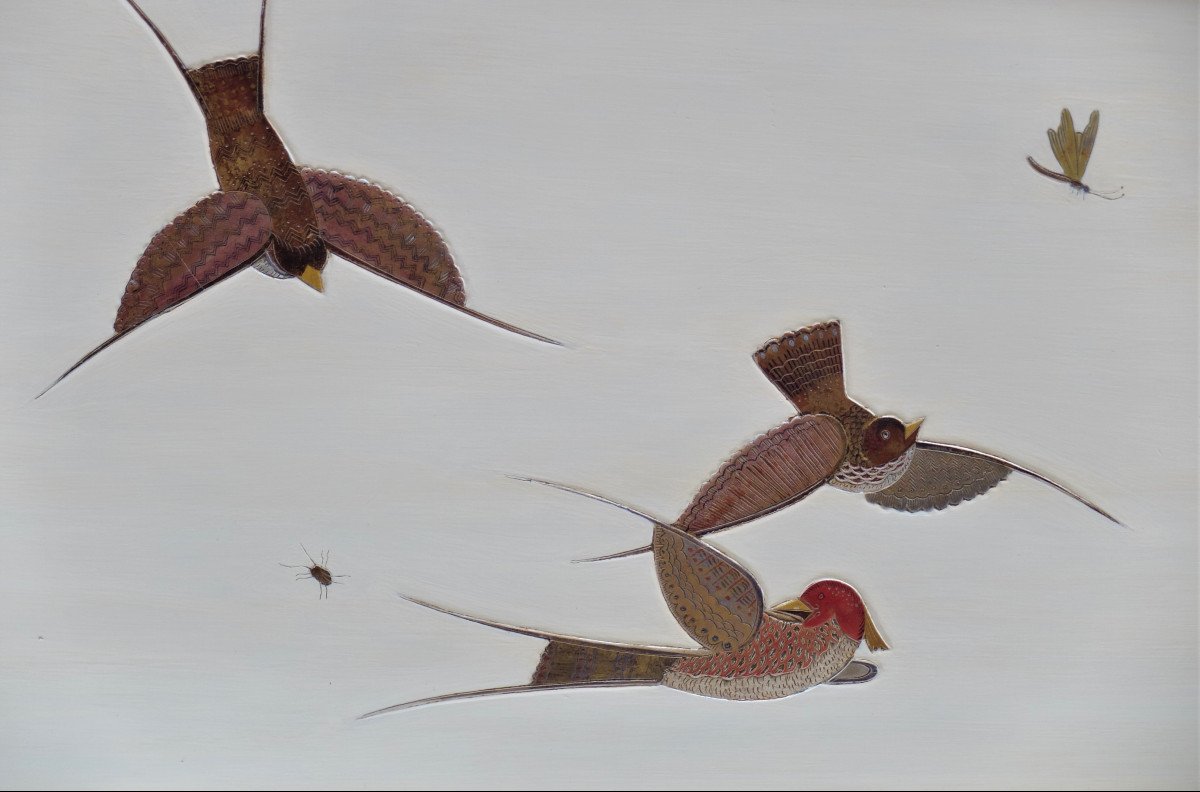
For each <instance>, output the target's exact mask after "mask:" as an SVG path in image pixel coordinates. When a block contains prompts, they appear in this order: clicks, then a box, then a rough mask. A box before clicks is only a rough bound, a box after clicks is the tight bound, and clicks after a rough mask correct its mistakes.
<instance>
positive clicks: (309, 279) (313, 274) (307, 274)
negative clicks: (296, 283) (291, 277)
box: [300, 267, 325, 292]
mask: <svg viewBox="0 0 1200 792" xmlns="http://www.w3.org/2000/svg"><path fill="white" fill-rule="evenodd" d="M300 280H302V281H304V282H305V283H306V284H308V285H309V286H311V287H312V288H314V289H316V290H317V291H319V292H323V291H325V281H324V280H322V279H321V270H319V269H317V268H316V267H305V268H304V272H301V273H300Z"/></svg>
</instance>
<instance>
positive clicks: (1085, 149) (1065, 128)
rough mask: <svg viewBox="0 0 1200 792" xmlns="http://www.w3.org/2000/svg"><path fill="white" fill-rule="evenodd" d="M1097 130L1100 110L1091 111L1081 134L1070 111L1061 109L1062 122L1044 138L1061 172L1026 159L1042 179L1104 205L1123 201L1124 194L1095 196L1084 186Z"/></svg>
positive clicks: (1028, 158)
mask: <svg viewBox="0 0 1200 792" xmlns="http://www.w3.org/2000/svg"><path fill="white" fill-rule="evenodd" d="M1099 129H1100V111H1099V110H1093V111H1092V116H1091V118H1089V119H1088V125H1087V126H1086V127H1084V130H1083V131H1082V132H1076V131H1075V121H1074V119H1072V118H1071V111H1070V110H1068V109H1067V108H1065V107H1064V108H1063V111H1062V118H1061V120H1060V121H1059V122H1058V129H1057V130H1054V129H1047V130H1046V135H1047V136H1049V138H1050V149H1051V150H1052V151H1053V152H1054V158H1055V159H1057V160H1058V164H1059V166H1060V167H1061V168H1062V171H1063V172H1062V173H1055V172H1054V171H1052V170H1050V169H1049V168H1044V167H1042V166H1041V165H1039V164H1038V163H1037V162H1035V161H1034V159H1033V157H1026V158H1025V159H1027V160H1028V161H1029V165H1030V166H1031V167H1032V168H1033V169H1034V170H1035V171H1037V172H1038V173H1040V174H1042V175H1043V176H1048V177H1050V178H1051V179H1054V180H1055V181H1060V182H1066V183H1067V184H1069V185H1071V187H1072V188H1073V189H1075V190H1078V191H1079V192H1081V193H1087V194H1089V195H1095V196H1097V197H1099V198H1103V199H1104V200H1106V201H1115V200H1117V199H1118V198H1121V197H1123V196H1124V193H1121V194H1120V195H1117V194H1116V193H1102V192H1097V191H1095V190H1093V189H1092V188H1091V187H1088V186H1087V185H1086V184H1084V183H1083V172H1084V171H1085V170H1087V166H1088V160H1089V159H1091V156H1092V147H1093V146H1095V145H1096V132H1098V131H1099ZM1121 189H1122V190H1123V189H1125V188H1124V187H1122V188H1121Z"/></svg>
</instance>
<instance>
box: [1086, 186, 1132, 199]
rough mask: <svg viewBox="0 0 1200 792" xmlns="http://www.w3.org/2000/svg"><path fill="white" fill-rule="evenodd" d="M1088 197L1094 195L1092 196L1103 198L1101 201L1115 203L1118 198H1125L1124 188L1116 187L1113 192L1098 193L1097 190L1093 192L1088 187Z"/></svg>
mask: <svg viewBox="0 0 1200 792" xmlns="http://www.w3.org/2000/svg"><path fill="white" fill-rule="evenodd" d="M1118 193H1119V194H1118ZM1088 195H1094V196H1096V197H1097V198H1103V199H1104V200H1106V201H1115V200H1117V199H1118V198H1124V197H1125V188H1124V187H1118V188H1117V189H1115V190H1109V191H1108V192H1100V191H1099V190H1093V189H1092V188H1091V187H1089V188H1088Z"/></svg>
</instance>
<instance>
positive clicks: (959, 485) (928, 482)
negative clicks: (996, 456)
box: [867, 441, 1012, 512]
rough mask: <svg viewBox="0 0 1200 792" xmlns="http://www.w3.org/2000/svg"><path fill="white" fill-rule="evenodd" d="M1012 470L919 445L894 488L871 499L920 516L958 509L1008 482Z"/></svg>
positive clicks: (872, 494)
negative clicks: (947, 508)
mask: <svg viewBox="0 0 1200 792" xmlns="http://www.w3.org/2000/svg"><path fill="white" fill-rule="evenodd" d="M1010 472H1012V469H1011V468H1009V467H1007V466H1006V465H1002V464H999V463H998V462H994V461H992V460H990V459H981V458H978V457H970V456H962V455H960V454H954V453H950V452H946V451H942V450H938V449H934V448H930V447H927V446H926V445H925V443H924V442H921V441H918V443H917V450H916V453H914V454H913V458H912V463H911V464H909V466H908V470H906V471H905V472H904V475H903V476H901V477H900V480H899V481H897V482H896V483H895V484H893V485H892V486H890V487H888V488H887V489H884V490H880V491H879V492H874V493H871V494H869V495H867V500H869V501H870V502H871V503H875V504H878V505H880V506H882V507H884V508H885V509H897V510H899V511H907V512H917V511H930V510H932V509H939V510H940V509H944V508H946V507H947V506H957V505H958V504H960V503H962V502H963V501H968V500H971V499H972V498H974V497H976V496H979V495H982V494H983V493H985V492H987V491H988V490H990V489H991V488H992V487H994V486H996V485H997V484H999V483H1000V482H1001V481H1004V479H1006V478H1008V474H1009V473H1010Z"/></svg>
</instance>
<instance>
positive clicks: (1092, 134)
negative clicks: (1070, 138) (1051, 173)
mask: <svg viewBox="0 0 1200 792" xmlns="http://www.w3.org/2000/svg"><path fill="white" fill-rule="evenodd" d="M1099 131H1100V111H1099V110H1093V111H1092V115H1091V118H1089V119H1088V125H1087V126H1086V127H1084V130H1083V131H1082V132H1080V133H1079V178H1080V179H1082V178H1083V174H1084V173H1086V172H1087V166H1088V160H1090V159H1091V158H1092V149H1093V148H1094V147H1095V145H1096V133H1097V132H1099Z"/></svg>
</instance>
